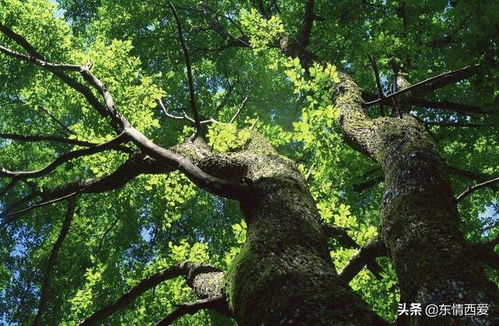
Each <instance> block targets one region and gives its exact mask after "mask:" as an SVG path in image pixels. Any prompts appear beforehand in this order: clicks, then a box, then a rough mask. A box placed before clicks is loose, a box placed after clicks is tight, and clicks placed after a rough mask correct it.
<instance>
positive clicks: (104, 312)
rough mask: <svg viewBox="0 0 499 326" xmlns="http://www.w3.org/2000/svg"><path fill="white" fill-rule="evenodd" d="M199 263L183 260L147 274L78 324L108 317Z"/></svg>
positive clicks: (186, 273) (85, 323)
mask: <svg viewBox="0 0 499 326" xmlns="http://www.w3.org/2000/svg"><path fill="white" fill-rule="evenodd" d="M199 266H200V265H199V264H197V263H193V262H183V263H180V264H178V265H175V266H172V267H170V268H167V269H165V270H162V271H160V272H158V273H156V274H153V275H151V276H149V277H148V278H146V279H144V280H142V281H141V282H139V283H138V284H137V285H136V286H134V287H133V288H131V289H130V290H129V291H128V292H126V293H125V294H124V295H122V296H121V297H120V298H118V299H117V300H115V301H114V302H112V303H111V304H109V305H107V306H104V307H103V308H101V309H99V310H98V311H96V312H94V313H93V314H92V315H91V316H89V317H87V318H86V319H85V320H83V321H82V322H81V323H79V324H78V326H83V325H93V324H95V323H97V322H99V321H102V320H103V319H105V318H107V317H109V316H110V315H112V314H113V313H115V312H116V311H119V310H121V309H123V308H125V307H126V306H127V305H128V304H129V303H131V302H132V301H134V300H135V299H136V298H137V297H139V296H140V295H142V294H143V293H144V292H146V291H147V290H149V289H151V288H153V287H155V286H156V285H158V284H160V283H161V282H164V281H166V280H170V279H173V278H175V277H178V276H186V277H188V276H189V274H190V273H192V272H193V271H194V270H195V269H196V268H198V267H199Z"/></svg>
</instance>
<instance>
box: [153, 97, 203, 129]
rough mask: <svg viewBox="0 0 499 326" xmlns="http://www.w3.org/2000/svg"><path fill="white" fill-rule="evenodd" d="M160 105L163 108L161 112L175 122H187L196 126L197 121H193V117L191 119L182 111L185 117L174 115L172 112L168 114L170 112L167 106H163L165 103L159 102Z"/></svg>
mask: <svg viewBox="0 0 499 326" xmlns="http://www.w3.org/2000/svg"><path fill="white" fill-rule="evenodd" d="M158 103H159V105H160V106H161V110H162V111H163V113H164V114H165V115H166V116H167V117H168V118H170V119H173V120H187V121H189V122H190V123H193V124H195V123H196V121H194V119H192V118H191V117H189V116H188V115H187V114H186V113H185V112H184V111H182V113H183V115H181V116H180V115H174V114H171V113H170V112H168V110H167V109H166V107H165V105H164V104H163V101H161V100H158Z"/></svg>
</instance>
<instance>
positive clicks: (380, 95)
mask: <svg viewBox="0 0 499 326" xmlns="http://www.w3.org/2000/svg"><path fill="white" fill-rule="evenodd" d="M368 58H369V62H370V63H371V68H372V69H373V71H374V78H375V80H376V88H377V90H378V99H382V98H384V97H385V95H384V94H383V87H382V86H381V80H380V78H379V69H378V65H377V64H376V60H375V58H374V56H372V55H368ZM379 111H380V115H381V116H382V117H383V116H385V112H384V110H383V103H380V104H379Z"/></svg>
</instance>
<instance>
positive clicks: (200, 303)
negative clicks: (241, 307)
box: [156, 295, 229, 326]
mask: <svg viewBox="0 0 499 326" xmlns="http://www.w3.org/2000/svg"><path fill="white" fill-rule="evenodd" d="M204 309H213V310H216V311H219V312H220V311H221V310H226V311H227V314H228V312H229V309H228V307H227V300H226V299H225V298H224V296H223V295H217V296H215V297H211V298H206V299H201V300H197V301H195V302H190V303H183V304H180V305H177V306H176V307H175V309H174V310H173V311H172V312H171V313H169V314H168V315H167V316H166V317H165V318H163V319H162V320H161V321H159V322H158V323H156V326H168V325H171V324H172V323H173V322H174V321H175V320H177V319H179V318H180V317H182V316H185V315H193V314H195V313H197V312H198V311H200V310H204Z"/></svg>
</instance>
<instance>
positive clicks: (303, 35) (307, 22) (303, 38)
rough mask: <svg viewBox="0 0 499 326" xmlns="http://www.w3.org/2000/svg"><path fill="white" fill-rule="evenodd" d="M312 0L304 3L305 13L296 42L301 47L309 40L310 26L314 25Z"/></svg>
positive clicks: (303, 47)
mask: <svg viewBox="0 0 499 326" xmlns="http://www.w3.org/2000/svg"><path fill="white" fill-rule="evenodd" d="M314 2H315V1H314V0H308V1H307V2H306V3H305V15H304V17H303V26H302V29H301V31H300V35H299V37H298V42H299V44H300V47H301V48H302V49H306V48H307V47H308V44H309V42H310V35H311V34H312V27H313V26H314Z"/></svg>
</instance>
